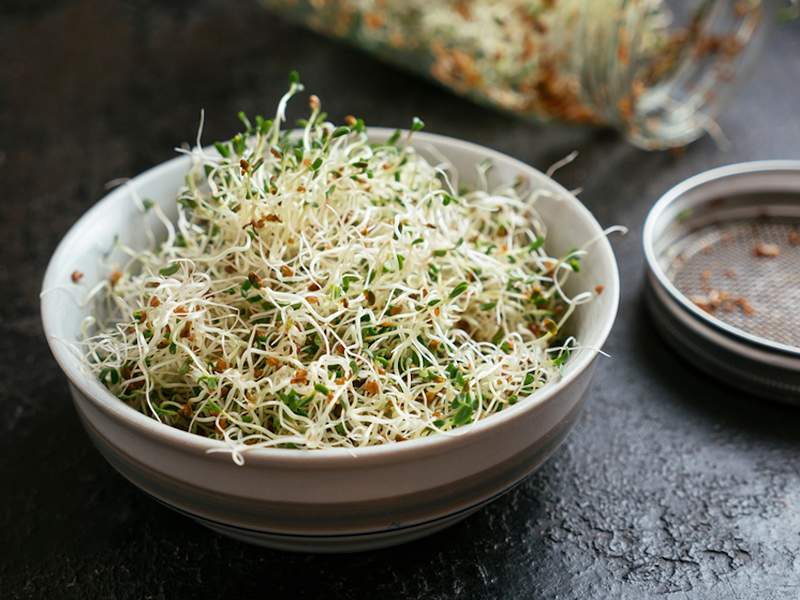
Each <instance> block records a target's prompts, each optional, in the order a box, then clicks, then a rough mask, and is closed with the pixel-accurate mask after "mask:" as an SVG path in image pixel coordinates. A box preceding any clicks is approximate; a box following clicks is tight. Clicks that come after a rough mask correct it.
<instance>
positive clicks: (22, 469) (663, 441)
mask: <svg viewBox="0 0 800 600" xmlns="http://www.w3.org/2000/svg"><path fill="white" fill-rule="evenodd" d="M0 58H1V59H0V181H1V182H2V184H3V185H2V188H0V189H1V190H2V195H3V198H2V200H1V201H0V227H2V229H1V230H0V235H1V239H0V243H1V244H2V246H0V247H1V248H2V250H1V251H0V255H1V256H2V262H1V263H0V290H2V296H0V489H2V492H0V553H1V554H2V560H0V597H1V598H94V597H97V598H144V597H153V598H174V597H183V596H185V597H190V596H210V597H224V596H234V595H237V596H241V597H252V596H255V595H259V596H261V597H268V598H278V597H287V598H289V597H291V598H315V597H319V598H326V599H333V598H387V599H389V598H430V599H436V598H537V597H547V598H556V597H558V598H580V599H585V598H607V597H625V598H635V599H641V598H648V597H656V596H658V597H662V596H663V597H666V598H690V599H698V598H720V599H722V598H724V599H729V598H759V599H765V600H767V599H773V598H797V597H798V596H799V595H800V591H799V590H800V514H798V504H799V503H800V472H799V468H800V461H799V460H798V459H799V458H800V457H799V456H798V452H799V451H800V427H798V416H800V415H799V414H798V411H797V410H793V409H791V408H787V407H782V406H776V405H772V404H769V403H766V402H764V401H762V400H758V399H756V398H752V397H748V396H746V395H745V394H742V393H740V392H738V391H734V390H732V389H728V388H726V387H724V386H722V385H720V384H719V383H716V382H714V381H711V380H709V379H707V378H706V377H705V376H703V375H701V374H700V373H699V372H698V371H696V370H695V369H694V368H693V367H692V366H691V365H689V364H686V363H684V362H683V361H682V360H681V359H680V358H679V357H677V356H675V354H674V353H673V352H671V351H670V350H669V349H668V348H666V347H665V346H664V344H663V343H662V341H661V340H660V339H659V338H658V337H657V335H656V333H655V331H654V330H653V326H652V324H651V323H650V319H649V318H648V315H647V313H646V312H645V310H644V308H643V305H642V294H641V292H642V281H643V264H642V253H641V250H640V229H641V225H642V222H643V220H644V217H645V215H646V213H647V210H648V208H649V207H650V206H651V204H652V203H653V202H654V201H655V199H656V198H657V197H658V196H659V195H660V194H662V193H663V192H664V191H665V190H667V189H668V188H669V187H671V186H672V185H673V184H675V183H677V182H679V181H680V180H681V179H683V178H685V177H687V176H688V175H691V174H693V173H696V172H698V171H701V170H704V169H707V168H710V167H714V166H717V165H721V164H724V163H730V162H735V161H741V160H750V159H765V158H800V114H799V113H800V24H798V23H793V24H790V25H783V26H780V27H777V28H776V29H775V33H774V34H773V35H772V36H770V39H769V40H768V44H767V52H766V53H765V56H764V59H763V61H762V62H761V64H760V67H759V68H758V70H757V71H756V73H755V74H754V77H753V78H752V79H751V80H750V81H749V82H748V83H747V84H746V85H745V86H744V87H743V89H742V90H741V93H740V94H739V96H738V98H737V100H736V101H735V102H734V104H733V105H732V106H731V108H730V110H728V111H727V113H726V115H725V116H724V118H723V119H722V120H721V124H722V127H723V128H724V130H725V132H726V133H727V135H728V136H729V138H730V139H731V141H732V147H731V148H730V149H729V150H727V151H722V150H720V149H719V148H718V147H717V146H716V145H715V144H714V143H713V142H712V141H711V140H710V139H704V140H701V141H700V142H698V143H695V144H694V145H692V146H691V147H690V148H689V149H688V150H687V151H686V152H685V153H684V154H682V155H674V154H671V153H645V152H641V151H638V150H636V149H634V148H631V147H630V146H629V145H627V144H626V143H625V142H624V141H622V140H620V139H619V138H618V137H617V136H616V135H614V134H613V133H611V132H605V131H588V132H587V131H580V130H571V129H568V128H564V127H551V128H539V127H535V126H533V125H528V124H525V123H522V122H519V121H517V120H514V119H512V118H509V117H506V116H502V115H498V114H496V113H492V112H489V111H487V110H485V109H482V108H480V107H477V106H475V105H473V104H470V103H468V102H466V101H464V100H460V99H457V98H455V97H454V96H452V95H450V94H448V93H447V92H445V91H443V90H441V89H439V88H438V87H436V86H434V85H432V84H429V83H427V82H424V81H422V80H420V79H418V78H415V77H413V76H410V75H408V74H406V73H404V72H401V71H399V70H396V69H394V68H391V67H387V66H385V65H383V64H380V63H378V62H376V61H374V60H372V59H370V58H368V57H366V56H364V55H362V54H360V53H359V52H357V51H355V50H352V49H350V48H346V47H343V46H340V45H337V44H335V43H332V42H330V41H328V40H325V39H323V38H321V37H318V36H317V35H314V34H311V33H307V32H305V31H303V30H301V29H299V28H297V27H294V26H291V25H288V24H286V23H284V22H282V21H280V20H279V19H277V18H275V17H273V16H271V15H270V14H268V13H266V12H263V11H262V10H261V9H259V8H258V7H257V6H256V5H254V4H252V3H250V2H247V3H245V2H236V3H234V2H231V3H229V4H225V3H223V2H213V1H203V2H199V3H196V4H195V3H193V2H180V3H170V4H167V3H163V4H155V3H150V2H146V1H144V0H138V1H137V0H130V1H128V2H103V1H100V0H95V1H92V0H82V1H77V2H49V3H47V2H4V3H3V4H2V5H1V6H0ZM290 68H297V69H299V70H300V72H301V74H302V77H303V80H304V81H305V82H306V83H307V85H308V87H309V89H310V90H312V91H314V92H316V93H317V94H318V95H319V96H320V97H321V98H322V99H323V102H324V104H325V107H326V108H327V110H328V111H329V112H330V113H331V115H332V116H333V117H334V118H336V119H341V118H342V117H343V116H344V115H346V114H348V113H354V114H356V115H360V116H363V117H364V118H365V119H366V121H367V123H372V124H374V125H387V126H406V125H407V124H408V123H409V122H410V120H411V117H412V116H413V115H421V116H423V117H424V118H425V121H426V122H427V129H428V130H429V131H433V132H438V133H443V134H450V135H454V136H457V137H460V138H464V139H468V140H471V141H474V142H477V143H480V144H485V145H487V146H490V147H493V148H497V149H499V150H501V151H503V152H506V153H508V154H510V155H512V156H515V157H518V158H520V159H522V160H524V161H527V162H529V163H530V164H532V165H534V166H536V167H539V168H544V167H547V166H548V165H549V164H550V163H552V162H553V161H554V160H556V159H558V158H560V157H562V156H564V155H565V154H567V153H568V152H569V151H570V150H572V149H573V148H577V149H578V150H580V152H581V156H580V158H579V159H578V160H577V161H576V162H575V163H574V164H573V165H572V166H570V167H569V168H567V169H565V170H564V171H562V172H561V173H560V174H559V179H560V180H561V181H563V182H564V183H566V184H567V185H571V186H575V185H582V186H583V187H584V192H583V194H582V195H581V197H582V198H583V200H584V202H585V203H586V204H587V205H588V206H589V207H590V208H591V209H592V211H593V212H594V214H595V215H596V216H597V218H598V219H599V220H600V222H601V223H603V224H604V225H611V224H616V223H621V224H624V225H627V226H628V227H630V229H631V233H630V235H628V236H627V237H626V238H624V239H617V240H615V241H614V246H615V249H616V251H617V253H618V256H619V260H620V265H621V272H622V285H623V297H622V308H621V311H620V314H619V320H618V322H617V324H616V327H615V329H614V332H613V333H612V336H611V339H610V340H609V343H608V346H607V348H606V349H607V350H608V351H609V352H610V353H611V355H612V358H610V359H604V360H602V361H601V364H600V365H599V369H598V372H597V377H596V379H595V382H594V387H593V390H592V394H591V398H590V400H589V403H588V406H587V409H586V411H585V412H584V413H583V415H582V417H581V419H580V422H579V423H578V425H577V427H576V428H575V430H574V432H573V433H572V434H571V436H570V437H569V440H568V441H567V443H566V444H565V445H564V446H563V447H562V448H561V449H560V450H559V451H558V452H557V453H556V455H555V456H554V457H553V458H552V459H551V460H550V461H549V462H548V463H547V464H546V465H545V466H544V467H543V468H542V469H541V470H540V471H539V472H538V473H537V474H535V475H534V476H533V477H531V478H530V479H529V480H528V481H526V482H525V483H524V484H523V485H522V486H520V487H519V488H518V489H517V490H516V491H514V492H513V493H511V494H509V495H507V496H506V497H504V498H502V499H500V500H498V501H497V502H495V503H494V504H492V505H491V506H489V507H488V508H486V509H484V510H481V511H480V512H479V513H478V514H476V515H474V516H472V517H470V518H469V519H467V520H466V521H464V522H463V523H461V524H459V525H457V526H455V527H453V528H451V529H449V530H447V531H445V532H443V533H440V534H438V535H435V536H433V537H431V538H429V539H426V540H422V541H419V542H415V543H412V544H408V545H406V546H402V547H399V548H395V549H389V550H385V551H379V552H370V553H366V554H360V555H351V556H309V555H291V554H284V553H280V552H273V551H269V550H264V549H260V548H256V547H250V546H246V545H243V544H240V543H238V542H233V541H230V540H227V539H225V538H222V537H220V536H218V535H216V534H213V533H211V532H209V531H206V530H205V529H203V528H202V527H200V526H198V525H195V524H194V523H192V522H191V521H189V520H187V519H186V518H184V517H182V516H179V515H177V514H174V513H172V512H170V511H169V510H168V509H166V508H164V507H162V506H161V505H159V504H157V503H156V502H154V501H153V500H151V499H150V498H148V497H146V496H145V495H144V494H142V493H141V492H139V491H137V490H136V489H135V488H134V487H132V486H131V485H130V484H128V483H127V482H126V481H125V480H123V479H122V478H121V477H120V476H119V475H117V474H116V473H115V472H114V471H113V470H112V469H111V467H109V466H108V465H107V464H106V463H105V461H104V460H103V459H102V458H101V457H100V455H99V454H98V453H97V452H96V451H95V450H94V449H93V448H92V447H91V445H90V443H89V440H88V438H87V437H86V435H85V434H84V433H83V431H82V430H81V427H80V425H79V423H78V420H77V418H76V416H75V413H74V410H73V408H72V406H71V402H70V398H69V396H68V392H67V386H66V383H65V381H64V379H63V377H62V376H61V373H60V372H59V369H58V367H57V366H56V364H55V363H54V361H53V360H52V358H51V356H50V353H49V352H48V349H47V347H46V345H45V342H44V339H43V335H42V332H41V328H40V324H39V317H38V308H39V303H38V300H37V294H38V290H39V286H40V282H41V277H42V274H43V271H44V268H45V265H46V263H47V259H48V257H49V256H50V254H51V252H52V251H53V250H54V248H55V246H56V244H57V243H58V241H59V239H60V238H61V236H62V235H63V234H64V233H65V232H66V230H67V229H68V228H69V226H70V225H71V224H72V223H73V222H74V221H75V220H76V219H77V218H78V216H79V215H80V214H81V213H82V212H84V211H85V210H86V209H87V208H88V207H89V206H90V205H91V204H92V203H94V202H95V201H96V200H97V199H99V198H100V197H101V196H102V195H103V193H104V184H105V182H107V181H109V180H111V179H114V178H117V177H124V176H130V175H134V174H136V173H138V172H140V171H142V170H144V169H146V168H148V167H150V166H152V165H154V164H156V163H158V162H161V161H163V160H165V159H167V158H170V157H171V156H173V151H172V148H173V147H174V146H175V145H178V144H180V143H181V142H184V141H189V140H193V138H194V132H195V128H196V125H197V120H198V113H199V110H200V108H201V107H204V108H205V109H206V135H205V139H206V140H208V141H210V140H213V139H216V138H221V137H224V136H227V135H228V134H229V133H230V132H231V131H233V130H234V128H236V127H237V126H238V122H237V121H236V117H235V114H236V112H237V111H238V110H240V109H244V110H246V111H248V112H251V113H252V112H256V111H258V112H268V111H271V110H272V108H273V106H274V104H275V102H276V100H277V98H278V96H279V94H280V93H281V91H282V90H283V89H284V88H285V82H286V75H287V72H288V70H289V69H290Z"/></svg>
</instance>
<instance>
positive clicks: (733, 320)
mask: <svg viewBox="0 0 800 600" xmlns="http://www.w3.org/2000/svg"><path fill="white" fill-rule="evenodd" d="M643 243H644V252H645V258H646V262H647V269H648V273H647V303H648V306H649V307H650V310H651V314H652V315H653V318H654V320H655V323H656V326H657V327H658V329H659V330H660V332H661V333H662V334H663V336H664V337H665V338H666V339H667V341H668V342H669V343H670V344H671V345H672V346H673V347H674V348H675V349H676V350H677V351H678V352H679V353H680V354H681V355H682V356H684V357H685V358H687V359H688V360H690V361H691V362H692V363H693V364H695V365H696V366H698V367H700V368H701V369H704V370H706V371H707V372H708V373H710V374H712V375H715V376H717V377H719V378H721V379H723V380H724V381H726V382H728V383H731V384H734V385H736V386H738V387H740V388H742V389H744V390H746V391H748V392H751V393H754V394H758V395H760V396H762V397H767V398H771V399H775V400H781V401H785V402H791V403H796V404H800V161H783V160H781V161H759V162H750V163H741V164H735V165H729V166H726V167H721V168H718V169H713V170H711V171H707V172H705V173H701V174H699V175H696V176H695V177H692V178H690V179H688V180H686V181H684V182H682V183H680V184H679V185H677V186H675V187H674V188H672V189H671V190H669V191H668V192H667V193H666V194H664V196H662V197H661V198H660V199H659V201H658V202H657V203H656V204H655V206H653V208H652V210H651V211H650V214H649V215H648V217H647V221H646V222H645V226H644V235H643Z"/></svg>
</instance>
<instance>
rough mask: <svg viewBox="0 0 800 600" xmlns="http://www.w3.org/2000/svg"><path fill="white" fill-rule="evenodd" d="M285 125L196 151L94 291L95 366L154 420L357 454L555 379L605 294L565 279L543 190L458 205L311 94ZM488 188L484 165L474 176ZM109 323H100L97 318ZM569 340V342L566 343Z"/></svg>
mask: <svg viewBox="0 0 800 600" xmlns="http://www.w3.org/2000/svg"><path fill="white" fill-rule="evenodd" d="M301 90H302V86H301V85H300V83H299V81H297V79H296V78H293V79H292V82H291V86H290V89H289V92H288V93H287V94H286V95H285V96H284V97H283V98H282V99H281V101H280V104H279V105H278V110H277V113H276V115H275V118H274V119H272V120H266V119H263V118H261V117H257V118H256V119H255V122H254V123H251V122H250V121H249V120H248V119H247V117H246V116H244V115H243V114H240V118H241V119H242V120H243V122H244V123H245V127H246V131H245V132H243V133H240V134H237V135H236V136H235V137H234V138H233V139H231V140H229V141H227V142H224V143H217V144H215V149H214V150H207V149H204V148H202V147H201V146H200V145H199V142H198V145H197V146H196V147H195V148H193V149H192V150H191V151H190V154H191V156H192V158H193V167H192V169H191V171H190V172H189V174H188V175H187V177H186V184H185V186H184V187H183V188H182V189H181V191H180V192H179V194H178V197H177V203H178V219H177V222H176V223H174V224H173V223H171V222H170V221H169V220H168V219H167V217H166V216H165V214H164V213H163V212H162V211H161V209H160V208H159V206H158V205H156V204H155V203H152V202H148V201H147V200H145V201H143V206H144V208H145V209H146V210H152V211H154V212H155V213H156V214H157V215H158V217H159V218H160V220H161V221H162V222H163V224H164V226H165V227H166V229H167V238H166V240H165V241H164V242H163V243H162V244H161V245H160V246H159V247H158V248H157V249H156V250H152V251H145V252H137V251H134V250H132V249H129V248H125V247H122V250H123V251H125V252H127V253H128V254H129V255H130V257H131V258H130V261H129V263H128V264H127V265H126V266H125V267H124V268H122V269H121V270H118V271H114V272H112V273H111V275H110V277H109V278H108V279H107V280H106V281H104V282H103V283H102V284H100V285H99V286H98V287H97V288H96V289H95V290H94V296H93V297H94V300H95V315H96V320H95V319H94V318H93V319H91V322H89V323H87V336H86V338H85V346H86V348H87V359H88V360H87V362H88V364H89V365H90V368H91V369H92V370H93V371H94V372H95V373H96V375H97V376H98V377H99V378H100V380H101V381H102V382H103V383H104V384H105V385H106V386H108V388H109V389H110V390H111V391H112V392H113V393H114V394H116V395H117V396H118V397H119V398H121V399H122V400H123V401H125V402H126V403H128V404H129V405H130V406H132V407H134V408H136V409H137V410H139V411H141V412H143V413H145V414H148V415H151V416H152V417H154V418H155V419H158V420H159V421H161V422H163V423H166V424H168V425H171V426H173V427H177V428H180V429H183V430H187V431H190V432H193V433H196V434H199V435H203V436H207V437H210V438H215V439H220V440H224V441H226V442H227V445H228V448H229V449H230V451H231V452H232V453H233V455H234V459H236V460H237V462H239V461H241V460H242V457H241V453H242V452H243V451H244V450H246V449H249V448H257V447H283V448H306V449H313V448H330V447H359V446H368V445H375V444H384V443H387V442H397V441H403V440H409V439H414V438H419V437H424V436H428V435H430V434H432V433H436V432H447V431H450V430H452V429H454V428H457V427H459V426H461V425H464V424H466V423H470V422H473V421H475V420H477V419H481V418H483V417H486V416H488V415H491V414H493V413H496V412H498V411H500V410H503V409H504V408H506V407H508V406H510V405H512V404H514V403H515V402H517V401H518V400H520V399H522V398H524V397H526V396H528V395H530V394H531V393H533V392H534V391H536V390H537V389H539V388H541V387H542V386H543V385H545V384H547V383H548V382H551V381H553V380H554V379H556V378H557V377H558V374H559V370H560V367H561V365H562V363H563V362H564V360H566V358H567V356H568V353H569V348H570V346H571V344H572V342H573V340H571V339H563V338H561V337H559V330H560V329H561V327H562V325H563V324H564V322H565V320H566V319H567V318H568V317H569V316H570V313H571V312H572V311H573V309H574V307H575V306H576V305H577V304H579V303H581V302H584V301H587V300H589V299H591V297H592V295H593V294H591V293H583V294H580V295H579V296H577V297H573V298H570V297H568V296H567V295H566V294H565V293H564V292H563V284H564V283H565V280H566V279H567V277H568V276H569V274H570V273H572V272H573V271H576V270H578V268H579V262H578V261H579V258H580V256H581V255H582V254H584V251H582V250H580V251H574V252H572V253H571V254H569V255H568V256H565V257H562V258H554V257H551V256H548V255H547V253H546V252H545V234H546V231H545V228H544V225H543V224H542V223H541V221H540V220H539V218H538V217H537V214H536V212H535V211H534V205H535V199H536V196H537V195H539V194H542V193H544V192H542V191H541V190H540V191H536V190H527V189H525V187H526V184H525V183H524V182H520V181H518V182H514V184H513V185H512V184H509V185H506V186H503V187H500V188H498V189H492V190H488V189H478V190H474V191H468V192H459V191H457V190H456V189H454V186H453V182H454V181H455V179H456V177H457V174H456V173H455V172H454V171H453V170H452V169H451V168H450V166H449V165H447V164H441V165H434V164H431V163H430V162H428V161H427V160H425V159H424V158H423V157H421V156H420V155H419V154H418V153H417V152H416V151H415V149H414V148H413V147H412V146H411V145H410V143H409V142H410V139H411V138H412V136H413V134H414V132H415V131H418V130H419V129H421V128H422V122H421V121H419V120H418V119H415V120H414V123H413V125H412V128H411V131H410V132H402V133H401V132H396V133H395V135H393V136H392V137H391V138H390V139H389V140H388V141H386V142H385V143H380V144H370V142H369V140H368V138H367V134H366V129H365V127H364V123H363V121H361V120H360V119H355V118H353V117H348V118H347V119H346V125H343V126H338V127H337V126H334V125H333V124H331V123H330V122H327V121H326V120H325V115H324V113H321V109H320V103H319V99H317V98H316V96H311V97H310V108H311V110H310V116H309V117H308V119H307V120H304V121H301V124H303V127H304V128H303V129H302V131H301V132H297V133H294V134H292V133H289V132H285V131H282V130H281V124H282V123H283V121H284V120H285V117H284V110H285V107H286V104H287V102H288V101H289V99H290V98H291V97H292V96H293V95H295V94H296V93H298V92H299V91H301ZM477 168H478V171H479V172H478V175H479V180H480V181H481V182H482V183H483V184H484V185H483V187H484V188H487V187H488V186H486V185H485V184H486V181H487V176H486V174H487V171H488V169H489V168H490V166H489V165H487V164H482V165H478V166H477ZM100 315H105V318H101V316H100ZM555 340H559V341H558V343H556V344H554V343H553V342H554V341H555Z"/></svg>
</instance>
